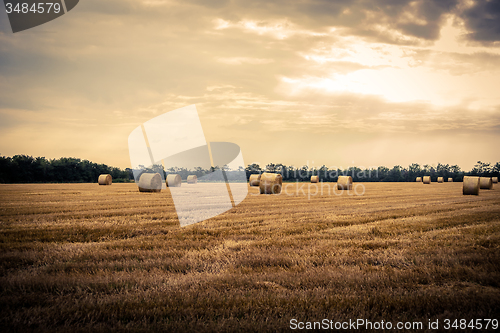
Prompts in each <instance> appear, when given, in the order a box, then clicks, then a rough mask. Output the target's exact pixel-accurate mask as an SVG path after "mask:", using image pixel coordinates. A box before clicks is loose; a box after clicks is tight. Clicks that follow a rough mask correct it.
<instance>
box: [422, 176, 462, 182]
mask: <svg viewBox="0 0 500 333" xmlns="http://www.w3.org/2000/svg"><path fill="white" fill-rule="evenodd" d="M415 182H417V183H424V184H430V183H431V176H424V177H417V178H416V179H415ZM437 182H438V183H444V177H438V179H437ZM448 183H453V178H451V177H450V178H448Z"/></svg>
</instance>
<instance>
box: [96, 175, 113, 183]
mask: <svg viewBox="0 0 500 333" xmlns="http://www.w3.org/2000/svg"><path fill="white" fill-rule="evenodd" d="M97 182H98V183H99V185H111V183H112V182H113V178H112V177H111V175H110V174H107V173H104V174H102V175H99V178H98V179H97Z"/></svg>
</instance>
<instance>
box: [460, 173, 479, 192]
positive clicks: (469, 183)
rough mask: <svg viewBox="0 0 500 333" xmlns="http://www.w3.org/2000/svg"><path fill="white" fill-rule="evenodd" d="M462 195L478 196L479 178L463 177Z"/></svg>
mask: <svg viewBox="0 0 500 333" xmlns="http://www.w3.org/2000/svg"><path fill="white" fill-rule="evenodd" d="M463 194H464V195H478V194H479V177H470V176H465V177H464V184H463Z"/></svg>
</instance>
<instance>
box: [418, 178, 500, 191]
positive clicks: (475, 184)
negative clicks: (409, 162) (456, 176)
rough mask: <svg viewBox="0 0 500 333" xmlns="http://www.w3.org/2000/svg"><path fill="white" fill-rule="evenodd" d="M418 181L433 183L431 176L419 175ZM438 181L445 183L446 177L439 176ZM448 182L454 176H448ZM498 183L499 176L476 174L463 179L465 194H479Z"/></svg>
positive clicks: (451, 180)
mask: <svg viewBox="0 0 500 333" xmlns="http://www.w3.org/2000/svg"><path fill="white" fill-rule="evenodd" d="M415 181H416V182H422V183H424V184H430V183H431V176H424V177H423V178H422V177H417V178H416V180H415ZM437 182H438V183H443V182H444V178H443V177H438V179H437ZM448 182H449V183H451V182H453V178H448ZM497 183H498V177H475V176H465V177H464V180H463V194H464V195H468V194H471V195H478V194H479V190H480V189H481V190H491V189H492V188H493V184H497Z"/></svg>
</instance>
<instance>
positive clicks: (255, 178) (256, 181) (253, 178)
mask: <svg viewBox="0 0 500 333" xmlns="http://www.w3.org/2000/svg"><path fill="white" fill-rule="evenodd" d="M248 182H249V183H250V186H259V185H260V175H250V178H249V179H248Z"/></svg>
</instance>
